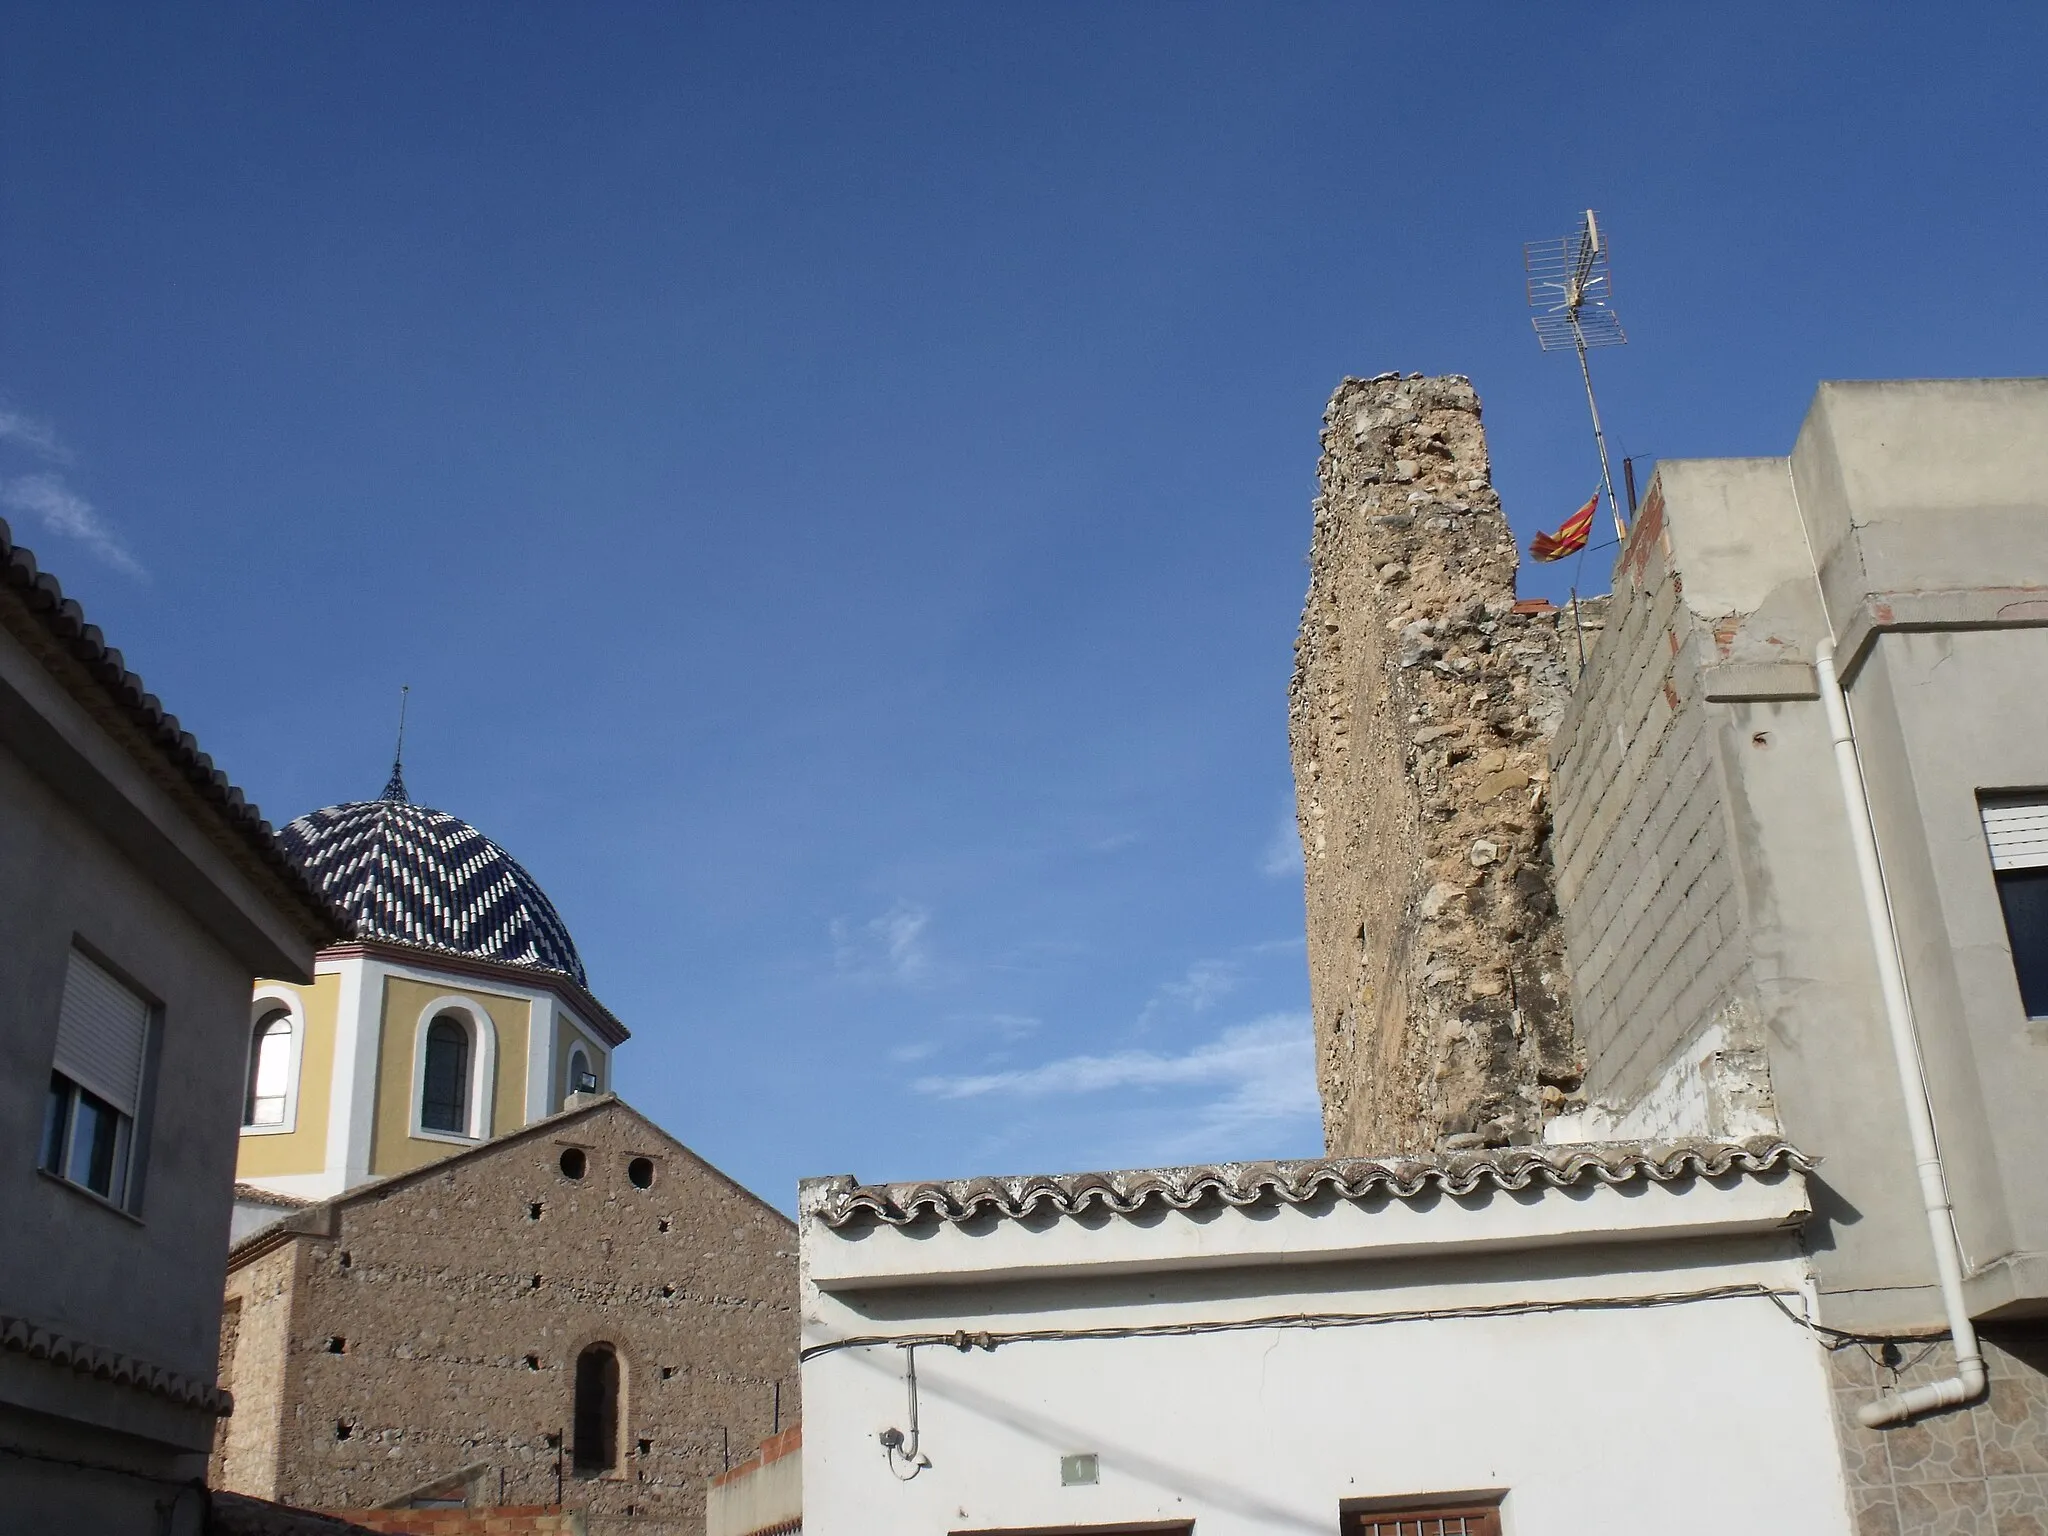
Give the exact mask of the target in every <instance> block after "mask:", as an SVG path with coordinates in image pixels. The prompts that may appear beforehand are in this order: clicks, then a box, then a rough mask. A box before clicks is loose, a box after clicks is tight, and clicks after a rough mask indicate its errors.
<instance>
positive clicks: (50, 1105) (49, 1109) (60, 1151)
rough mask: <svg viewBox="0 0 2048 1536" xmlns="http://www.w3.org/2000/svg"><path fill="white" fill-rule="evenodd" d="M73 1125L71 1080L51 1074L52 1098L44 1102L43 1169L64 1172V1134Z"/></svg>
mask: <svg viewBox="0 0 2048 1536" xmlns="http://www.w3.org/2000/svg"><path fill="white" fill-rule="evenodd" d="M70 1123H71V1079H70V1078H68V1077H65V1076H64V1075H63V1074H61V1073H58V1072H52V1073H51V1074H50V1096H49V1097H48V1098H47V1099H45V1100H44V1101H43V1162H42V1165H43V1167H45V1168H47V1169H48V1170H49V1171H50V1172H52V1173H62V1172H63V1171H64V1132H65V1130H66V1128H67V1127H68V1126H69V1125H70Z"/></svg>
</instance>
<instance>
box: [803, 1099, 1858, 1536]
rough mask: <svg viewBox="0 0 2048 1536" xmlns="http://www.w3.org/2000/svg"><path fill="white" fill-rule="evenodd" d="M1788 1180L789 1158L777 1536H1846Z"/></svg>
mask: <svg viewBox="0 0 2048 1536" xmlns="http://www.w3.org/2000/svg"><path fill="white" fill-rule="evenodd" d="M1806 1168H1807V1165H1806V1163H1805V1160H1804V1159H1803V1158H1802V1157H1801V1156H1800V1154H1799V1153H1798V1152H1796V1151H1794V1150H1793V1149H1792V1148H1791V1147H1789V1146H1787V1145H1785V1144H1784V1143H1782V1142H1777V1141H1773V1140H1769V1139H1759V1140H1756V1141H1752V1142H1746V1143H1725V1144H1708V1143H1685V1144H1668V1145H1662V1146H1596V1147H1551V1148H1519V1149H1506V1150H1498V1151H1490V1152H1470V1153H1446V1154H1438V1155H1435V1156H1432V1157H1427V1158H1401V1159H1387V1160H1367V1159H1344V1160H1319V1161H1312V1162H1294V1163H1251V1164H1231V1165H1224V1166H1219V1167H1213V1168H1183V1169H1166V1170H1151V1171H1141V1172H1127V1173H1110V1174H1084V1175H1078V1176H1065V1177H1037V1178H1026V1179H977V1180H969V1181H962V1182H959V1183H951V1184H923V1185H886V1186H871V1187H861V1186H858V1185H856V1184H855V1183H854V1181H853V1180H851V1179H847V1178H841V1179H818V1180H810V1181H807V1182H806V1183H805V1185H804V1187H803V1192H802V1200H801V1213H800V1223H801V1234H802V1235H801V1241H802V1254H803V1292H802V1295H803V1308H804V1311H803V1328H804V1333H803V1344H804V1366H803V1396H804V1413H805V1431H804V1460H805V1465H804V1503H805V1508H804V1529H805V1531H806V1532H808V1533H809V1536H868V1533H876V1536H879V1533H883V1532H888V1533H890V1536H942V1533H970V1532H973V1533H990V1536H993V1533H1024V1532H1032V1533H1047V1536H1050V1533H1055V1532H1061V1533H1067V1532H1125V1531H1168V1532H1172V1531H1188V1530H1193V1531H1199V1532H1201V1533H1202V1536H1250V1533H1254V1532H1256V1533H1262V1536H1283V1533H1284V1536H1305V1533H1309V1532H1324V1533H1335V1532H1338V1531H1344V1532H1361V1533H1365V1536H1415V1533H1417V1532H1420V1533H1422V1536H1439V1532H1441V1533H1444V1536H1484V1533H1492V1536H1503V1533H1505V1536H1602V1533H1612V1536H1638V1533H1646V1532H1656V1533H1657V1536H1692V1533H1698V1536H1709V1533H1711V1536H1727V1533H1729V1532H1736V1531H1784V1532H1793V1531H1797V1532H1800V1533H1802V1536H1836V1533H1842V1536H1846V1533H1848V1532H1849V1531H1850V1529H1851V1524H1850V1516H1849V1511H1848V1505H1847V1500H1846V1494H1845V1483H1844V1479H1843V1473H1842V1457H1841V1452H1840V1449H1839V1447H1838V1441H1837V1438H1836V1431H1835V1426H1834V1416H1833V1412H1832V1405H1831V1400H1830V1382H1829V1373H1828V1367H1827V1356H1828V1353H1829V1344H1830V1342H1834V1343H1836V1344H1837V1346H1838V1347H1839V1345H1840V1341H1839V1340H1830V1338H1829V1337H1828V1336H1827V1335H1825V1334H1823V1333H1820V1332H1817V1331H1816V1330H1815V1329H1814V1328H1812V1327H1811V1325H1810V1324H1809V1322H1808V1321H1807V1319H1808V1317H1809V1315H1810V1294H1811V1285H1810V1277H1809V1268H1808V1265H1807V1262H1806V1260H1805V1259H1804V1257H1803V1256H1802V1253H1801V1250H1800V1241H1799V1233H1800V1228H1801V1227H1802V1225H1803V1224H1804V1223H1805V1221H1806V1220H1807V1218H1808V1217H1809V1215H1810V1214H1811V1209H1810V1205H1809V1201H1808V1196H1807V1184H1806V1178H1805V1173H1806Z"/></svg>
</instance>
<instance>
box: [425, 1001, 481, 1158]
mask: <svg viewBox="0 0 2048 1536" xmlns="http://www.w3.org/2000/svg"><path fill="white" fill-rule="evenodd" d="M420 1124H421V1125H423V1126H425V1127H426V1128H427V1129H428V1130H430V1131H453V1132H455V1133H456V1134H457V1135H464V1134H467V1132H468V1130H469V1031H468V1030H466V1029H464V1028H463V1027H462V1026H461V1025H460V1024H458V1023H456V1022H455V1021H454V1020H453V1019H436V1020H434V1022H433V1023H431V1024H429V1025H428V1026H427V1067H426V1083H425V1085H424V1087H423V1088H422V1090H421V1093H420Z"/></svg>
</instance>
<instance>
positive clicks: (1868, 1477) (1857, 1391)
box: [1834, 1388, 1892, 1489]
mask: <svg viewBox="0 0 2048 1536" xmlns="http://www.w3.org/2000/svg"><path fill="white" fill-rule="evenodd" d="M1834 1398H1835V1438H1836V1440H1837V1441H1838V1442H1839V1443H1840V1445H1841V1448H1842V1474H1843V1476H1844V1477H1846V1478H1847V1479H1848V1480H1849V1486H1850V1487H1851V1488H1852V1489H1855V1488H1889V1487H1890V1486H1891V1482H1892V1467H1891V1456H1890V1453H1889V1452H1888V1451H1887V1450H1886V1448H1885V1437H1884V1432H1883V1431H1882V1430H1876V1429H1865V1428H1864V1427H1863V1426H1862V1425H1861V1424H1859V1423H1857V1422H1856V1410H1857V1409H1858V1408H1860V1407H1862V1406H1863V1405H1864V1404H1865V1403H1867V1402H1869V1401H1870V1393H1869V1391H1868V1389H1866V1388H1852V1389H1851V1390H1849V1391H1846V1392H1837V1393H1835V1394H1834Z"/></svg>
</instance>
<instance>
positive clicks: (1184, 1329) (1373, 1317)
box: [797, 1284, 1891, 1363]
mask: <svg viewBox="0 0 2048 1536" xmlns="http://www.w3.org/2000/svg"><path fill="white" fill-rule="evenodd" d="M1797 1294H1799V1293H1798V1292H1796V1291H1779V1290H1774V1289H1772V1288H1771V1287H1770V1286H1766V1285H1756V1284H1745V1285H1723V1286H1714V1287H1712V1288H1710V1289H1707V1290H1701V1291H1660V1292H1655V1293H1653V1294H1650V1295H1647V1296H1605V1297H1594V1298H1586V1299H1580V1300H1574V1301H1505V1302H1494V1303H1491V1304H1486V1305H1475V1306H1467V1307H1434V1308H1427V1307H1425V1308H1416V1309H1414V1310H1410V1311H1400V1312H1287V1313H1281V1314H1278V1315H1276V1316H1270V1317H1248V1318H1237V1319H1228V1320H1219V1319H1209V1320H1204V1321H1201V1322H1192V1323H1124V1324H1113V1325H1109V1326H1105V1327H1101V1328H1033V1329H1021V1330H1017V1331H1014V1332H997V1331H987V1332H980V1333H969V1332H966V1331H965V1330H962V1329H956V1330H954V1331H953V1332H951V1333H917V1334H860V1335H855V1336H851V1337H848V1338H844V1339H829V1340H827V1341H826V1342H825V1343H823V1344H813V1345H811V1346H810V1347H809V1348H808V1349H805V1350H802V1351H800V1352H799V1353H798V1355H797V1359H798V1361H799V1363H802V1362H808V1361H811V1360H815V1359H817V1358H818V1357H819V1356H821V1355H829V1354H833V1353H836V1352H837V1351H839V1350H842V1349H872V1348H877V1347H879V1346H883V1345H893V1346H895V1347H896V1348H898V1349H916V1348H920V1347H924V1346H928V1345H938V1344H950V1345H952V1346H953V1347H954V1348H955V1349H957V1350H960V1351H961V1352H962V1353H965V1352H967V1351H968V1350H971V1349H983V1350H994V1349H997V1348H999V1347H1001V1346H1002V1345H1005V1344H1046V1343H1068V1342H1078V1341H1083V1340H1113V1339H1159V1338H1187V1337H1191V1336H1195V1335H1200V1334H1208V1333H1247V1332H1253V1331H1256V1330H1259V1329H1264V1328H1365V1327H1372V1326H1376V1325H1378V1324H1382V1323H1428V1322H1443V1321H1452V1320H1457V1319H1469V1318H1486V1317H1527V1316H1531V1315H1536V1314H1541V1313H1547V1312H1620V1311H1630V1310H1636V1309H1642V1308H1650V1307H1676V1306H1683V1305H1685V1304H1686V1303H1688V1302H1695V1301H1728V1300H1732V1299H1735V1298H1737V1297H1745V1296H1749V1297H1755V1296H1761V1297H1764V1298H1766V1299H1768V1300H1769V1301H1771V1302H1772V1303H1773V1304H1774V1305H1776V1307H1777V1308H1778V1310H1779V1311H1780V1312H1783V1313H1784V1314H1785V1316H1787V1317H1788V1318H1791V1319H1792V1321H1794V1322H1796V1323H1798V1324H1799V1325H1800V1326H1801V1327H1802V1328H1806V1329H1808V1330H1810V1331H1812V1332H1814V1333H1817V1334H1825V1335H1827V1336H1829V1337H1834V1338H1839V1339H1840V1340H1842V1342H1843V1343H1845V1344H1847V1343H1874V1344H1881V1343H1888V1342H1891V1341H1890V1340H1886V1339H1879V1338H1875V1337H1866V1336H1864V1335H1861V1334H1849V1333H1844V1332H1843V1331H1842V1330H1840V1329H1835V1328H1827V1327H1824V1326H1823V1325H1821V1324H1819V1323H1815V1322H1812V1321H1810V1320H1808V1319H1807V1318H1805V1317H1803V1316H1801V1315H1800V1314H1799V1313H1796V1312H1794V1311H1793V1310H1792V1309H1791V1308H1790V1307H1788V1306H1786V1305H1785V1302H1784V1300H1783V1298H1784V1297H1786V1296H1796V1295H1797Z"/></svg>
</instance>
